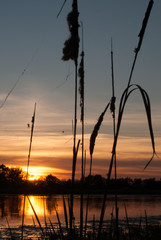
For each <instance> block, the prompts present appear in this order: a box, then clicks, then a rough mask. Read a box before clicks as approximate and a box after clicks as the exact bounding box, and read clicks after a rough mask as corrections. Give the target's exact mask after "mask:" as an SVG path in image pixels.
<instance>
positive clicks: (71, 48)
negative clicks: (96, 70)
mask: <svg viewBox="0 0 161 240" xmlns="http://www.w3.org/2000/svg"><path fill="white" fill-rule="evenodd" d="M64 3H65V2H64ZM78 16H79V12H78V3H77V0H73V3H72V11H71V12H70V13H69V14H68V16H67V22H68V28H69V31H70V37H69V39H67V40H66V41H65V43H64V48H63V57H62V60H64V61H68V60H70V59H71V60H73V61H74V64H75V107H74V135H73V167H72V193H71V206H70V231H71V235H72V222H73V187H74V178H75V165H76V157H77V152H76V134H77V66H78V52H79V34H78V28H79V23H78ZM78 147H79V143H78Z"/></svg>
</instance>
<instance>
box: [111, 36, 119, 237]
mask: <svg viewBox="0 0 161 240" xmlns="http://www.w3.org/2000/svg"><path fill="white" fill-rule="evenodd" d="M111 76H112V98H111V103H110V110H111V113H112V117H113V137H114V139H115V134H116V118H115V109H116V108H115V101H116V97H115V84H114V63H113V46H112V39H111ZM114 169H115V170H114V171H115V183H116V181H117V164H116V153H115V155H114ZM118 211H119V209H118V197H117V193H116V194H115V215H116V237H117V240H119V220H118V219H119V218H118Z"/></svg>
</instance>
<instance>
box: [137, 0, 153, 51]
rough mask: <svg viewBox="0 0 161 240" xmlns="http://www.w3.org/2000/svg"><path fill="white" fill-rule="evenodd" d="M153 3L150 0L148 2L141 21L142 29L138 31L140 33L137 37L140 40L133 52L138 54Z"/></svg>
mask: <svg viewBox="0 0 161 240" xmlns="http://www.w3.org/2000/svg"><path fill="white" fill-rule="evenodd" d="M153 3H154V1H153V0H150V2H149V5H148V7H147V10H146V13H145V17H144V20H143V23H142V28H141V30H140V33H139V35H138V37H139V38H140V39H139V43H138V46H137V48H136V49H135V52H136V53H137V52H139V50H140V47H141V44H142V41H143V37H144V33H145V29H146V25H147V23H148V19H149V16H150V12H151V9H152V7H153Z"/></svg>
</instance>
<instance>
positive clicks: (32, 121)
mask: <svg viewBox="0 0 161 240" xmlns="http://www.w3.org/2000/svg"><path fill="white" fill-rule="evenodd" d="M35 114H36V103H35V106H34V113H33V116H32V119H31V123H32V125H31V134H30V145H29V154H28V160H27V172H26V183H27V181H28V175H29V164H30V155H31V147H32V137H33V133H34V124H35ZM25 202H26V195H24V203H23V212H22V231H21V239H22V240H23V230H24V217H25Z"/></svg>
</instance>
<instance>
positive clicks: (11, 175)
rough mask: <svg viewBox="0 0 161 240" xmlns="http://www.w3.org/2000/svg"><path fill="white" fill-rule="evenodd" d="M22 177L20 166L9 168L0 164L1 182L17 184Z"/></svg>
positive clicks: (21, 180)
mask: <svg viewBox="0 0 161 240" xmlns="http://www.w3.org/2000/svg"><path fill="white" fill-rule="evenodd" d="M23 179H24V173H23V171H22V169H20V168H9V167H6V166H5V165H4V164H2V165H0V182H1V183H3V184H19V183H22V182H23Z"/></svg>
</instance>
